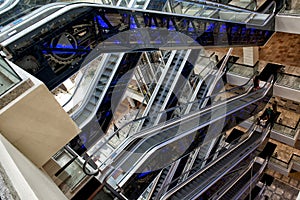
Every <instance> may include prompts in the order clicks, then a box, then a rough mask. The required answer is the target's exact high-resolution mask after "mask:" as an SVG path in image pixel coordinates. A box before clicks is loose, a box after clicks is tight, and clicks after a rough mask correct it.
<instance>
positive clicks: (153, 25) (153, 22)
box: [150, 18, 157, 29]
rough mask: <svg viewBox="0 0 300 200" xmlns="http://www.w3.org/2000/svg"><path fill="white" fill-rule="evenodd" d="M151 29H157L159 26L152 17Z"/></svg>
mask: <svg viewBox="0 0 300 200" xmlns="http://www.w3.org/2000/svg"><path fill="white" fill-rule="evenodd" d="M150 27H151V29H156V28H157V27H156V25H155V21H154V19H153V18H152V20H151V26H150Z"/></svg>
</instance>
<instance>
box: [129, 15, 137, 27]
mask: <svg viewBox="0 0 300 200" xmlns="http://www.w3.org/2000/svg"><path fill="white" fill-rule="evenodd" d="M136 28H137V25H136V23H135V20H134V17H133V16H131V17H130V29H136Z"/></svg>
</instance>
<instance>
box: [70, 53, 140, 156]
mask: <svg viewBox="0 0 300 200" xmlns="http://www.w3.org/2000/svg"><path fill="white" fill-rule="evenodd" d="M141 54H142V53H141V52H136V53H126V54H124V55H123V53H121V54H111V56H110V58H109V59H108V61H107V63H106V65H105V66H106V67H104V68H103V70H104V71H103V73H101V74H100V76H99V78H100V79H99V80H98V82H97V84H96V85H95V87H94V89H93V91H92V93H91V95H90V96H88V97H89V98H87V101H86V102H87V104H85V105H84V106H83V108H82V109H79V112H78V113H79V114H80V115H81V119H82V120H83V121H82V122H84V123H82V124H81V129H82V131H81V133H80V134H79V135H78V136H76V137H75V138H74V139H73V140H72V141H71V142H70V144H69V145H70V147H71V148H72V149H73V150H74V151H76V153H78V154H79V155H81V154H82V153H84V152H85V151H86V150H87V149H89V148H90V147H91V146H93V145H94V144H95V143H96V142H97V141H98V140H99V138H101V137H103V135H104V133H106V131H107V129H108V127H109V124H110V122H111V120H112V118H113V114H114V113H115V109H116V108H117V105H119V103H120V101H121V100H122V97H123V95H124V94H125V91H126V89H127V87H128V84H129V81H130V80H131V79H132V76H133V71H134V70H132V69H133V68H134V67H135V66H136V64H137V63H138V61H139V60H140V57H141ZM113 66H114V69H113V70H111V68H112V67H113ZM116 66H117V67H116ZM107 67H108V68H107ZM107 79H109V81H108V82H109V84H107V83H108V82H106V80H107ZM104 83H105V89H104V90H102V89H103V86H104ZM100 91H102V92H100ZM103 91H104V92H103ZM101 99H102V100H101ZM94 100H97V103H94V102H93V101H94ZM91 101H92V102H91ZM95 104H96V105H95ZM86 105H90V106H92V107H90V110H87V109H88V108H87V107H86ZM92 109H93V112H92V111H91V110H92ZM83 112H84V113H83ZM80 115H78V116H80ZM77 119H78V120H79V118H77ZM78 122H80V123H81V121H78Z"/></svg>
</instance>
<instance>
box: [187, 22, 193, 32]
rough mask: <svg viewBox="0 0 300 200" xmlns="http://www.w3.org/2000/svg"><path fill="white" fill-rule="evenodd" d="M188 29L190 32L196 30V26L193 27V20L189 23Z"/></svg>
mask: <svg viewBox="0 0 300 200" xmlns="http://www.w3.org/2000/svg"><path fill="white" fill-rule="evenodd" d="M188 31H189V32H195V29H194V27H193V24H192V22H190V23H189V27H188Z"/></svg>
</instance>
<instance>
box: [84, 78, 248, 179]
mask: <svg viewBox="0 0 300 200" xmlns="http://www.w3.org/2000/svg"><path fill="white" fill-rule="evenodd" d="M250 81H252V77H251V78H250V79H249V80H248V81H247V82H246V83H245V84H243V85H241V86H237V87H234V88H231V89H229V90H226V91H222V92H220V93H217V94H214V95H212V96H210V97H205V98H202V99H197V100H196V101H192V102H188V103H186V104H183V105H180V106H176V107H173V108H169V109H167V110H164V111H160V112H158V113H156V114H154V115H153V116H157V115H158V114H162V113H166V112H170V111H172V110H175V109H177V108H180V107H182V106H186V105H189V104H194V103H199V102H201V101H204V100H205V99H207V98H211V97H215V96H217V95H220V94H223V93H227V92H232V91H234V90H239V89H241V88H244V86H246V85H248V84H249V83H250ZM251 85H252V84H251ZM231 98H233V97H231ZM151 117H152V115H150V116H145V117H141V118H137V119H134V120H132V121H129V122H127V123H125V124H124V125H122V126H121V127H120V128H119V129H118V130H117V131H115V132H114V133H113V134H112V135H110V136H109V137H108V138H107V139H106V140H105V142H103V143H102V144H101V145H100V146H99V147H98V148H97V150H96V151H94V153H93V154H92V155H90V156H89V158H88V159H86V161H85V163H84V167H83V171H85V166H86V164H87V162H88V161H89V160H90V159H92V156H93V155H95V154H96V153H97V152H98V151H99V150H100V149H101V148H102V147H104V146H105V145H107V144H108V142H109V141H110V140H111V139H112V138H113V137H115V136H116V135H117V134H118V133H119V132H120V131H121V130H122V129H123V128H125V127H127V126H128V125H130V124H131V123H135V122H138V121H141V120H145V119H147V118H151ZM188 118H189V117H185V118H180V119H179V120H184V119H188ZM175 120H177V121H178V119H175ZM170 121H174V120H170ZM155 127H158V129H161V125H156V126H155ZM153 128H154V127H150V128H146V129H144V130H145V131H146V130H148V129H153ZM144 130H143V131H144ZM145 131H144V132H145ZM144 135H147V134H144ZM144 135H141V134H139V135H135V137H131V141H133V140H134V139H136V138H137V137H141V136H144ZM124 142H126V144H125V145H124V146H127V143H130V142H128V140H125V141H124ZM115 151H116V150H115ZM115 151H113V152H115ZM109 157H110V156H109ZM109 157H108V158H107V159H106V160H105V161H103V162H102V164H103V163H105V162H106V161H107V160H108V159H109ZM85 172H87V175H93V174H94V173H92V174H91V173H90V172H88V171H85ZM95 173H96V172H95ZM97 173H98V172H97Z"/></svg>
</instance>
